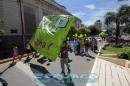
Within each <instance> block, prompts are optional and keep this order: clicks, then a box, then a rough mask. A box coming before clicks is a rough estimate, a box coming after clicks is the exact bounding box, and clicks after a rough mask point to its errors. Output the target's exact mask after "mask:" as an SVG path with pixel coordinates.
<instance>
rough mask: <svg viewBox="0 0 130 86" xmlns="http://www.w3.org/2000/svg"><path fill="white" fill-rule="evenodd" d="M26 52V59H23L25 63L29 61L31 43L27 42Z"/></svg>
mask: <svg viewBox="0 0 130 86" xmlns="http://www.w3.org/2000/svg"><path fill="white" fill-rule="evenodd" d="M25 50H26V53H27V59H26V60H25V63H26V62H27V61H29V59H30V57H29V56H30V53H31V44H30V43H29V42H28V43H27V44H26V47H25Z"/></svg>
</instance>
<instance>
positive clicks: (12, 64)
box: [0, 62, 17, 76]
mask: <svg viewBox="0 0 130 86" xmlns="http://www.w3.org/2000/svg"><path fill="white" fill-rule="evenodd" d="M16 63H17V62H12V63H11V64H9V66H8V67H7V68H6V69H4V70H3V71H2V72H0V76H1V75H2V74H3V73H4V72H5V71H7V70H8V69H9V68H11V67H13V66H15V65H16Z"/></svg>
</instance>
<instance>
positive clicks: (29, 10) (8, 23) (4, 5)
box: [0, 0, 70, 35]
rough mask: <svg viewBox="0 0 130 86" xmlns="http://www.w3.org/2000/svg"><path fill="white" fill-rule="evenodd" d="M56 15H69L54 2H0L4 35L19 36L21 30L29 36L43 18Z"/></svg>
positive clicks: (46, 0) (5, 0)
mask: <svg viewBox="0 0 130 86" xmlns="http://www.w3.org/2000/svg"><path fill="white" fill-rule="evenodd" d="M20 5H21V6H20ZM20 7H21V8H20ZM20 9H21V11H20ZM58 14H66V15H70V13H69V12H67V11H66V8H65V7H64V6H62V5H60V4H58V3H56V2H55V1H54V0H13V1H12V0H0V19H1V20H2V21H3V24H4V30H5V35H21V34H22V32H23V31H22V29H24V33H25V34H26V35H30V34H32V33H33V32H34V31H35V29H36V26H37V25H38V24H39V23H40V21H41V20H42V17H43V16H46V15H58ZM21 16H22V19H21ZM21 20H22V21H21ZM22 26H23V27H22Z"/></svg>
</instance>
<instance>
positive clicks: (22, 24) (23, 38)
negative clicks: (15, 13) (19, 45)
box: [17, 0, 25, 48]
mask: <svg viewBox="0 0 130 86" xmlns="http://www.w3.org/2000/svg"><path fill="white" fill-rule="evenodd" d="M17 3H18V6H19V14H20V23H21V31H22V40H23V46H24V48H25V31H24V21H23V11H22V1H21V0H17Z"/></svg>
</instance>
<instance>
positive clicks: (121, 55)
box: [117, 52, 129, 59]
mask: <svg viewBox="0 0 130 86" xmlns="http://www.w3.org/2000/svg"><path fill="white" fill-rule="evenodd" d="M117 56H118V58H121V59H129V58H128V55H127V53H125V52H120V53H118V55H117Z"/></svg>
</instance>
